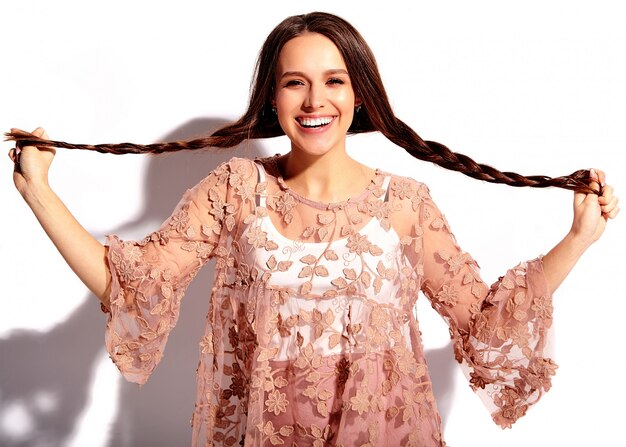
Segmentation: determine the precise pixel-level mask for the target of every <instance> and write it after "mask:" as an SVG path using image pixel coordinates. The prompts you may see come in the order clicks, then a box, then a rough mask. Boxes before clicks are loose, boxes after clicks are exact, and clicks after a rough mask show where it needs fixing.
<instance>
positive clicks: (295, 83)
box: [285, 79, 304, 87]
mask: <svg viewBox="0 0 626 447" xmlns="http://www.w3.org/2000/svg"><path fill="white" fill-rule="evenodd" d="M298 85H304V82H302V81H300V80H297V79H292V80H291V81H287V83H286V84H285V86H286V87H295V86H298Z"/></svg>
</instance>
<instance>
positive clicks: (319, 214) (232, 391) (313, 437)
mask: <svg viewBox="0 0 626 447" xmlns="http://www.w3.org/2000/svg"><path fill="white" fill-rule="evenodd" d="M276 161H277V157H270V158H266V159H261V160H256V161H251V160H246V159H235V158H234V159H232V160H231V161H229V162H228V163H225V164H223V165H221V166H220V167H218V168H217V169H216V170H215V171H213V172H212V173H210V174H209V175H208V177H206V178H205V179H204V180H203V181H202V182H200V183H199V184H198V185H197V186H195V187H194V188H193V189H191V190H189V191H187V192H186V193H185V195H184V197H183V198H182V200H181V202H180V203H179V205H178V206H177V208H176V210H175V211H174V213H173V214H172V216H171V217H170V218H169V219H168V220H167V221H166V222H165V223H164V224H163V226H162V227H161V228H160V229H159V230H158V231H156V232H154V233H152V234H150V235H148V236H147V237H146V238H145V239H144V240H142V241H140V242H127V241H126V242H125V241H120V240H119V239H117V238H116V237H115V236H110V237H109V238H108V242H107V245H108V251H107V253H108V262H109V267H110V270H111V273H112V277H113V283H112V288H111V306H110V309H105V310H106V311H107V312H108V313H109V317H108V322H107V331H106V346H107V349H108V351H109V353H110V355H111V358H112V359H113V361H114V362H115V363H116V364H117V366H118V368H119V369H120V371H121V372H122V374H123V375H124V377H125V378H126V379H128V380H130V381H132V382H136V383H139V384H142V383H145V382H146V380H147V379H148V377H149V376H150V374H151V372H152V371H153V370H154V368H155V367H156V365H157V364H158V363H159V361H160V360H161V357H162V356H163V350H164V347H165V344H166V342H167V338H168V334H169V332H170V331H171V330H172V328H173V327H174V325H175V324H176V320H177V318H178V313H179V306H180V301H181V298H182V296H183V293H184V291H185V288H186V286H187V285H188V284H189V282H190V281H191V280H192V278H193V277H194V275H195V274H196V273H197V272H198V270H199V269H200V267H201V266H202V265H203V264H204V263H205V262H206V261H207V260H208V259H209V258H211V257H214V258H215V259H216V273H215V281H214V286H213V289H212V292H211V296H210V301H209V311H208V318H207V326H206V331H205V334H204V336H203V337H202V340H201V341H200V364H199V368H198V372H197V397H196V404H195V410H194V412H193V418H192V432H193V435H192V444H193V445H194V446H239V445H243V446H274V445H289V446H299V447H303V446H315V447H323V446H337V447H352V446H368V447H373V446H387V445H388V446H443V445H445V443H444V440H443V438H442V433H441V422H440V417H439V415H438V412H437V408H436V404H435V400H434V396H433V393H432V387H431V381H430V378H429V374H428V368H427V365H426V362H425V359H424V354H423V348H422V342H421V339H420V331H419V327H418V322H417V320H416V318H415V315H414V312H413V309H414V306H415V302H416V300H417V298H418V292H419V291H420V290H422V291H423V292H424V294H425V295H426V296H427V297H428V299H429V300H430V302H431V304H432V306H433V307H434V308H435V309H436V310H437V312H439V313H440V314H441V315H442V317H443V318H444V319H445V320H446V322H447V323H448V325H449V327H450V335H451V337H452V340H453V341H454V350H455V356H456V360H457V361H458V362H460V363H462V364H463V366H464V369H465V370H466V373H467V375H468V378H469V380H470V385H471V387H472V388H473V389H474V390H475V391H476V392H477V393H478V394H480V395H481V397H482V398H483V400H484V401H485V403H486V405H487V407H488V409H489V411H490V412H491V414H492V417H493V419H494V421H495V422H496V423H497V424H499V425H500V426H502V427H508V426H510V425H511V424H512V423H513V422H515V421H516V420H517V419H518V418H519V417H521V416H522V415H524V413H525V412H526V410H527V408H528V406H529V405H532V404H533V403H535V402H536V401H537V400H538V399H539V398H540V396H541V395H542V393H543V392H544V391H547V390H548V389H549V388H550V377H551V376H552V375H553V374H554V371H555V369H556V365H555V364H554V362H553V361H552V360H551V359H550V358H549V355H548V353H547V352H546V349H547V347H546V346H547V332H548V328H549V327H550V325H551V321H552V304H551V296H550V295H549V292H548V289H547V285H546V280H545V277H544V274H543V270H542V262H541V258H538V259H535V260H532V261H529V262H525V263H522V264H520V265H518V266H516V267H514V268H513V269H511V270H509V271H508V272H506V274H505V275H504V276H503V277H501V278H500V280H499V281H498V282H496V283H495V284H494V285H492V286H491V287H490V288H489V287H487V286H486V285H485V283H484V282H482V280H481V279H480V277H479V273H478V266H477V264H476V262H475V261H474V260H473V259H472V258H471V257H470V255H469V254H467V253H465V252H463V251H462V250H461V249H460V248H459V246H458V245H457V243H456V241H455V239H454V237H453V235H452V233H451V231H450V228H449V226H448V223H447V222H446V220H445V218H444V217H443V215H442V214H441V212H440V211H439V209H438V208H437V207H436V205H435V204H434V203H433V201H432V199H431V197H430V194H429V191H428V189H427V187H426V186H425V185H423V184H421V183H419V182H417V181H415V180H412V179H409V178H403V177H399V176H394V175H390V174H387V173H384V172H381V171H377V172H376V175H375V176H374V178H372V179H371V182H370V184H369V186H368V187H367V189H366V190H365V191H363V193H362V194H361V195H359V196H358V197H354V198H351V199H349V200H347V201H345V202H339V203H332V204H322V203H318V202H314V201H311V200H308V199H306V198H305V197H302V196H300V195H298V194H297V193H296V192H294V191H292V190H291V189H289V187H288V186H287V185H286V184H285V182H284V181H283V180H282V177H281V176H280V173H279V170H278V166H277V163H276Z"/></svg>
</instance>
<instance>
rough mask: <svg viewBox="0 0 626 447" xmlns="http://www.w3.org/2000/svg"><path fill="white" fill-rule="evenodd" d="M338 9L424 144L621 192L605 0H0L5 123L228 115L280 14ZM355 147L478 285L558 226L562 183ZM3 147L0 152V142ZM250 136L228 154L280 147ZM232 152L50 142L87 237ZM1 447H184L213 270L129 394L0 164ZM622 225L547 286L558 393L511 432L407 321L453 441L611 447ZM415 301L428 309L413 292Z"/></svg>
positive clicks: (85, 137) (426, 314) (617, 28)
mask: <svg viewBox="0 0 626 447" xmlns="http://www.w3.org/2000/svg"><path fill="white" fill-rule="evenodd" d="M313 9H318V10H325V11H329V12H334V13H337V14H339V15H341V16H343V17H345V18H347V19H348V20H349V21H351V22H352V23H353V24H354V25H355V26H356V27H357V28H358V29H359V30H360V31H361V32H362V34H363V35H364V36H365V38H366V40H368V42H369V43H370V45H371V46H372V48H373V50H374V52H375V54H376V55H377V57H378V61H379V65H380V68H381V71H382V74H383V77H384V81H385V82H386V86H387V88H388V90H389V94H390V96H391V98H392V102H393V104H394V106H395V109H396V112H397V115H398V116H399V117H401V118H402V119H403V120H405V121H406V122H408V123H409V124H410V125H412V126H413V127H414V128H415V129H416V130H417V131H418V132H419V133H420V134H421V135H422V136H423V137H424V138H425V139H432V140H438V141H441V142H444V143H445V144H447V145H448V146H450V147H452V148H453V149H455V150H458V151H459V152H463V153H465V154H468V155H470V156H472V157H473V158H475V159H476V160H478V161H482V162H486V163H489V164H492V165H494V166H496V167H498V168H500V169H502V170H516V171H518V172H521V173H526V174H547V175H562V174H566V173H570V172H572V171H574V170H576V169H579V168H582V167H599V168H602V169H604V170H606V172H607V174H608V178H609V180H610V182H611V183H613V184H614V185H615V186H616V189H617V190H618V192H621V194H622V196H623V195H624V194H625V193H624V191H626V182H625V173H626V156H625V155H624V147H625V145H626V134H625V132H624V129H625V127H624V125H625V123H626V107H624V104H626V83H625V82H624V80H625V79H626V27H624V25H623V18H624V14H623V7H622V6H620V2H619V1H617V0H616V1H613V2H607V1H598V2H593V4H592V2H583V1H552V2H540V1H526V2H515V4H514V3H513V2H502V1H477V0H474V1H472V2H466V1H441V2H433V1H428V2H425V1H415V2H412V3H409V2H405V1H394V0H388V1H385V2H371V3H369V2H365V1H361V2H353V3H352V2H337V1H327V0H318V1H317V2H315V4H314V5H308V6H307V5H303V4H302V3H301V2H290V1H276V2H269V1H264V2H258V1H254V2H243V1H236V0H234V1H230V2H208V1H205V2H200V1H196V2H192V1H178V2H155V1H151V2H140V1H137V2H128V1H119V0H114V1H109V2H100V3H98V4H97V5H96V3H95V2H84V1H68V0H64V1H60V0H57V1H55V2H48V1H43V0H41V1H35V0H21V1H19V2H17V1H13V2H3V3H2V4H1V6H0V16H1V17H2V25H1V26H0V50H1V51H0V57H1V58H2V59H1V62H0V64H1V69H0V98H1V99H0V101H1V102H0V104H1V106H0V123H1V126H0V127H1V128H2V129H5V130H8V129H9V128H10V127H13V126H15V127H20V128H23V129H28V130H31V129H33V128H35V127H37V126H39V125H41V126H44V127H45V128H46V129H47V130H48V133H49V134H50V136H51V137H52V138H56V139H63V140H68V141H73V142H91V143H98V142H121V141H133V142H152V141H156V140H163V139H172V138H179V137H180V138H188V137H190V136H193V135H196V134H199V133H202V132H205V131H206V130H207V129H210V128H212V127H215V126H216V125H219V124H220V123H222V122H224V121H226V120H232V119H233V118H235V117H237V116H238V114H240V113H241V112H242V111H243V110H244V107H245V105H246V100H247V92H248V85H249V79H250V75H251V72H252V67H253V62H254V59H255V57H256V53H257V51H258V49H259V48H260V46H261V43H262V41H263V39H264V37H265V36H266V35H267V33H268V32H269V31H270V30H271V28H272V27H273V26H275V25H276V24H277V23H278V22H279V21H280V20H282V19H283V18H284V17H286V16H288V15H292V14H296V13H302V12H308V11H310V10H313ZM349 145H350V150H351V152H352V154H353V155H354V156H355V157H356V158H359V159H361V160H364V161H365V162H367V163H369V164H370V165H374V166H378V167H380V168H382V169H385V170H389V171H392V172H395V173H399V174H403V175H410V176H413V177H415V178H418V179H420V180H422V181H425V182H426V183H428V184H429V185H430V187H431V190H432V191H433V195H434V197H435V199H436V200H437V201H438V203H439V206H440V207H441V208H442V209H443V210H444V211H445V212H446V214H447V217H448V219H449V220H450V222H451V224H452V227H453V229H454V230H455V232H456V235H457V238H458V239H459V241H460V243H461V245H462V246H463V247H464V249H465V250H467V251H469V252H470V253H472V254H473V256H474V257H475V258H476V259H478V261H479V262H480V264H481V266H482V267H483V277H484V279H485V280H486V281H488V282H492V281H494V280H495V279H496V278H497V276H498V275H500V274H502V273H503V272H504V271H505V270H506V268H508V267H511V266H513V265H514V264H515V263H517V262H518V261H520V260H525V259H530V258H533V257H535V256H536V255H538V254H540V253H545V252H546V251H548V250H549V248H550V247H551V246H552V245H553V244H555V243H556V242H557V241H558V240H559V238H560V237H562V236H563V235H564V234H565V233H566V231H567V230H568V229H569V225H570V218H571V211H570V209H571V194H570V193H568V192H566V191H559V190H545V191H543V190H525V189H520V190H518V189H514V188H510V187H504V186H495V185H487V184H482V183H480V182H477V181H475V180H471V179H466V178H465V177H463V176H461V175H460V174H456V173H451V172H447V171H444V170H442V169H439V168H436V167H433V166H430V165H427V164H424V163H422V162H418V161H413V160H409V158H408V156H407V155H405V154H404V153H403V151H402V150H401V149H399V148H397V147H395V146H393V145H392V144H391V143H389V142H388V141H386V140H384V139H383V138H381V137H377V136H370V137H361V136H360V137H354V138H351V139H350V140H349ZM10 147H11V145H10V144H8V143H3V144H2V145H1V151H0V152H3V153H6V152H8V150H9V148H10ZM286 147H287V146H286V142H285V141H284V140H275V141H272V140H268V141H254V142H250V143H249V144H248V145H247V147H245V148H243V149H240V150H239V152H238V153H239V154H244V155H249V156H254V155H262V154H270V153H275V152H277V151H284V150H285V149H286ZM231 155H232V152H228V153H224V154H222V153H220V154H191V153H185V154H177V155H174V156H168V157H160V158H149V157H139V156H124V157H115V156H104V155H99V154H91V153H84V152H76V151H75V152H70V151H59V152H58V154H57V157H56V159H55V163H54V166H53V170H52V173H51V183H52V185H53V187H54V189H55V190H56V191H57V193H58V194H59V195H60V196H61V197H62V198H63V200H64V201H65V202H66V203H67V205H68V207H69V208H70V209H71V210H72V211H73V212H74V213H75V214H76V216H77V217H78V218H79V220H80V221H81V222H82V223H83V224H84V226H85V227H86V228H87V229H89V230H90V231H92V232H93V233H94V234H96V235H97V236H98V237H100V238H102V236H103V235H104V234H105V233H107V232H116V233H119V234H121V235H122V236H123V237H125V238H139V237H142V236H143V235H144V234H145V233H146V232H148V231H149V230H150V229H154V228H155V227H156V226H157V225H158V224H159V223H160V222H161V221H162V220H163V219H164V218H165V217H166V216H167V215H168V213H169V211H170V210H171V208H172V207H173V206H174V204H175V203H176V201H177V199H178V197H179V196H180V195H181V193H182V191H183V190H184V189H185V188H187V187H189V186H191V185H193V184H194V183H195V181H196V180H198V179H199V178H201V177H202V176H203V174H205V173H206V172H207V171H208V170H210V169H211V168H213V167H214V166H216V165H217V163H218V162H220V161H222V160H225V159H226V158H228V157H230V156H231ZM2 167H3V169H2V170H3V171H4V175H2V176H1V177H0V182H1V185H0V197H1V198H2V202H1V203H2V209H3V210H4V211H3V212H2V215H3V218H2V219H0V231H1V232H2V234H3V236H4V237H3V238H2V239H0V271H1V275H2V281H0V291H1V292H0V300H1V301H0V303H1V306H2V310H1V311H0V362H1V366H0V444H1V445H6V446H25V445H28V446H42V447H43V446H57V445H62V446H79V445H81V446H82V445H90V446H116V447H117V446H134V445H155V446H157V445H167V446H171V445H187V444H188V442H189V441H188V440H189V437H190V436H189V433H190V432H189V429H188V419H189V416H190V414H191V411H192V408H193V394H194V391H195V389H194V370H195V366H196V363H197V355H196V347H197V340H198V338H199V336H200V331H201V330H202V324H203V321H204V312H205V310H206V299H207V296H208V289H209V287H210V274H211V272H210V269H209V271H207V272H206V274H205V275H204V276H205V277H203V278H199V279H198V280H197V281H196V282H195V283H194V284H193V285H192V287H191V289H190V290H189V292H188V295H187V297H186V300H185V301H186V303H185V305H184V306H183V314H182V317H181V321H180V322H179V327H178V328H177V329H176V331H175V332H174V335H173V336H172V338H171V340H170V344H169V346H168V349H167V351H166V356H165V359H164V361H163V362H162V364H161V366H160V367H159V369H158V370H157V372H156V373H155V374H154V376H153V377H152V378H151V380H150V382H149V383H148V384H147V385H146V386H145V387H143V388H142V389H141V390H140V389H138V388H136V387H134V386H131V385H129V384H126V383H122V381H121V380H120V378H119V375H118V373H117V371H116V370H115V368H114V367H113V366H112V364H111V363H110V361H109V360H108V358H107V357H106V355H105V354H104V351H103V349H102V332H103V325H104V316H103V315H102V314H100V311H99V307H98V304H97V301H96V300H95V299H94V297H93V296H90V294H89V293H88V292H87V290H86V289H85V287H84V286H83V285H82V284H81V283H80V282H79V281H78V280H77V279H76V278H75V277H74V276H73V273H72V272H71V271H70V270H69V268H68V267H67V266H66V265H65V264H64V263H63V261H62V259H61V258H60V256H59V255H58V254H57V253H56V252H55V249H54V247H53V246H52V244H51V243H50V242H49V241H48V240H47V238H46V236H45V235H44V234H43V232H42V230H41V229H40V228H39V227H38V224H37V222H36V221H35V219H34V218H33V216H32V215H31V213H30V210H29V209H28V208H27V206H26V205H25V204H24V203H23V201H22V200H21V198H20V197H19V195H18V194H17V193H16V192H15V190H14V188H13V184H12V180H11V172H12V169H13V168H12V165H11V163H10V162H9V161H8V159H4V161H3V162H2ZM624 219H625V217H624V216H621V218H620V219H618V221H617V222H611V224H610V225H609V228H608V230H607V232H606V235H605V236H604V238H603V239H602V240H601V241H600V242H599V243H598V244H597V245H596V246H594V247H592V248H591V249H590V250H589V252H588V253H587V254H586V255H585V257H584V258H583V259H582V260H581V261H580V263H579V264H578V265H577V266H576V268H575V270H574V271H573V272H572V274H571V275H570V277H569V278H568V279H567V281H566V282H565V283H564V284H563V286H562V287H561V289H560V290H559V291H558V293H557V296H556V324H555V326H556V339H557V345H556V352H557V360H558V362H559V364H560V365H561V367H560V369H559V372H558V374H557V376H556V378H555V380H554V387H553V390H552V391H550V393H548V394H547V395H546V396H545V398H544V401H543V402H541V403H540V404H539V405H538V406H537V407H536V408H533V409H532V410H531V411H530V412H529V414H528V415H527V416H526V417H525V418H523V419H522V420H520V421H519V422H518V423H517V425H516V426H515V427H514V428H513V429H512V430H507V431H501V430H500V429H499V428H497V427H496V426H495V425H493V424H492V422H491V421H490V419H489V416H488V415H487V413H486V412H485V411H484V410H483V409H482V406H481V403H480V401H479V400H478V398H476V397H475V396H474V395H473V394H472V393H471V391H470V390H469V388H468V386H467V384H466V382H465V381H464V378H463V377H462V376H461V374H460V373H459V371H458V368H456V366H454V364H453V360H452V355H451V353H450V349H449V345H447V331H446V329H445V328H444V327H443V326H442V324H441V323H440V320H439V318H438V316H437V315H435V314H434V312H432V311H431V310H430V308H429V306H428V305H427V304H425V303H424V302H422V303H421V304H420V306H419V309H418V312H419V315H420V320H421V324H422V328H423V330H424V332H425V335H426V343H427V348H428V349H429V356H430V358H431V361H432V369H433V375H434V381H435V383H436V385H437V389H438V395H439V398H440V406H441V409H442V413H443V417H444V419H445V420H446V425H445V436H446V438H447V441H448V443H449V444H451V445H453V446H470V447H471V446H499V445H508V446H528V445H535V446H548V445H609V444H611V445H614V444H615V442H616V441H618V440H620V439H623V438H624V435H623V421H622V420H621V419H622V418H621V417H620V416H623V411H622V407H623V402H624V400H625V399H626V392H625V391H624V389H625V388H624V386H623V384H621V383H620V382H619V381H620V378H621V376H622V374H621V373H622V372H623V370H624V366H625V365H624V360H623V342H622V339H623V331H622V330H621V329H620V327H621V325H622V323H623V312H624V311H625V309H626V306H625V304H624V298H625V292H624V286H623V281H624V279H623V278H624V276H623V272H624V265H625V264H624V253H625V252H626V237H624V230H625V229H626V227H625V225H624ZM422 301H425V300H422Z"/></svg>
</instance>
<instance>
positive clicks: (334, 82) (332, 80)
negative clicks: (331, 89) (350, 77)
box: [328, 78, 343, 84]
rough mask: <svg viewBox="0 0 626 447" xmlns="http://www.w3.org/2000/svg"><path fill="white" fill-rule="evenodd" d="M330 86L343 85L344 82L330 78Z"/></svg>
mask: <svg viewBox="0 0 626 447" xmlns="http://www.w3.org/2000/svg"><path fill="white" fill-rule="evenodd" d="M328 83H329V84H343V80H341V79H339V78H330V79H329V80H328Z"/></svg>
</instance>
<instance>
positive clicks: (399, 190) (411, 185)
mask: <svg viewBox="0 0 626 447" xmlns="http://www.w3.org/2000/svg"><path fill="white" fill-rule="evenodd" d="M383 174H384V175H386V176H389V177H390V180H389V198H390V199H393V200H400V201H405V200H406V201H410V202H412V203H413V204H415V203H416V202H422V201H424V200H431V196H430V189H429V188H428V186H427V185H426V184H425V183H422V182H420V181H417V180H415V179H413V178H411V177H404V176H401V175H395V174H389V173H383Z"/></svg>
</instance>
